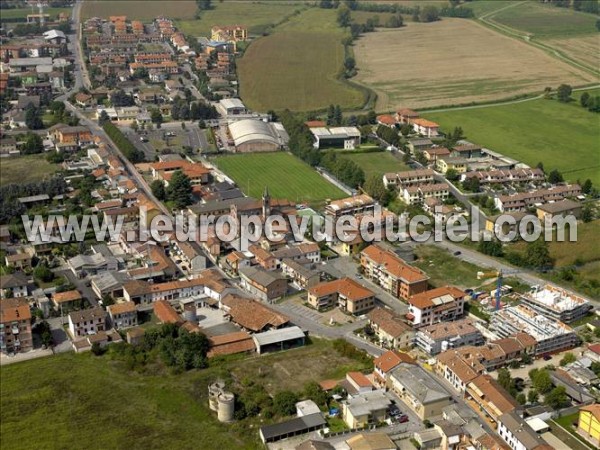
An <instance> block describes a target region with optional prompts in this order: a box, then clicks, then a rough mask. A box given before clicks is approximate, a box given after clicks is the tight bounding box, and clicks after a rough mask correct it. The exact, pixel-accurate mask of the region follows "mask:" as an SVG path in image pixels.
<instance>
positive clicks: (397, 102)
mask: <svg viewBox="0 0 600 450" xmlns="http://www.w3.org/2000/svg"><path fill="white" fill-rule="evenodd" d="M441 37H443V38H441ZM425 49H426V50H425ZM354 54H355V57H356V60H357V66H358V75H357V77H356V81H358V82H360V83H361V84H364V85H366V86H368V87H370V88H372V89H374V90H375V91H376V92H377V94H378V99H377V106H376V109H377V110H378V111H393V110H395V109H397V108H398V107H410V108H423V107H432V106H442V105H451V104H461V103H469V102H482V101H490V100H498V99H505V98H508V97H512V96H515V95H519V94H523V93H528V92H532V91H542V90H543V89H544V88H545V87H546V86H557V85H559V84H561V83H570V84H573V85H581V84H586V83H591V82H594V81H596V80H597V78H596V77H594V76H593V75H591V74H588V73H587V72H584V71H582V70H579V69H576V68H573V67H571V66H569V65H568V64H567V63H564V62H561V61H559V60H557V59H554V58H553V57H551V56H550V55H548V54H546V53H545V52H544V51H543V50H540V49H537V48H534V47H533V46H530V45H528V44H526V43H524V42H520V41H518V40H516V39H513V38H510V37H507V36H504V35H502V34H499V33H496V32H495V31H492V30H490V29H488V28H486V27H483V26H481V25H479V24H478V23H477V22H475V21H471V20H464V19H448V18H444V20H442V21H439V22H435V23H408V24H407V25H406V26H405V27H403V28H401V29H394V30H383V31H380V32H377V33H368V34H366V35H364V36H363V37H361V38H360V39H359V40H358V41H357V42H356V44H355V46H354ZM408 62H409V63H408Z"/></svg>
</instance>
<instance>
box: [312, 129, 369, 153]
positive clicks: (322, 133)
mask: <svg viewBox="0 0 600 450" xmlns="http://www.w3.org/2000/svg"><path fill="white" fill-rule="evenodd" d="M310 132H311V133H312V134H313V137H314V138H315V142H314V144H313V145H314V147H315V148H328V147H341V148H343V149H345V150H354V149H355V148H356V147H358V146H359V145H360V130H359V129H358V128H356V127H335V128H325V127H317V128H311V129H310Z"/></svg>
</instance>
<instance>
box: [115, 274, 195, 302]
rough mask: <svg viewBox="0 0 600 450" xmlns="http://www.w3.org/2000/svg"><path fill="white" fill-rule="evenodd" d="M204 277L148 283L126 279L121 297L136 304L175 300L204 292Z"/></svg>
mask: <svg viewBox="0 0 600 450" xmlns="http://www.w3.org/2000/svg"><path fill="white" fill-rule="evenodd" d="M205 287H206V279H205V278H203V277H200V278H192V279H191V280H178V281H168V282H165V283H148V282H147V281H143V280H132V281H127V282H125V283H124V284H123V297H124V298H125V300H127V301H132V302H134V303H135V304H136V305H139V304H150V303H153V302H155V301H158V300H175V299H178V298H188V297H194V296H199V295H204V294H205Z"/></svg>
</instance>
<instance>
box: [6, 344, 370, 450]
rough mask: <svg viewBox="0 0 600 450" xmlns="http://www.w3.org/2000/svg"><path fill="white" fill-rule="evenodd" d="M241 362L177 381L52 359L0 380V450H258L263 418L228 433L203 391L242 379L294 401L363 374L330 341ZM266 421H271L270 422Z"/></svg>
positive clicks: (92, 361)
mask: <svg viewBox="0 0 600 450" xmlns="http://www.w3.org/2000/svg"><path fill="white" fill-rule="evenodd" d="M313 341H315V342H314V343H313V344H312V345H309V346H306V347H303V348H300V349H295V350H289V351H286V352H280V353H274V354H270V355H264V356H260V357H258V356H253V357H248V358H245V359H244V358H239V357H234V358H231V359H226V358H225V359H223V360H221V361H213V362H212V363H211V366H210V367H209V368H208V369H204V370H200V371H198V370H193V371H190V372H185V373H182V374H178V375H173V374H170V373H168V372H166V371H165V370H164V369H162V368H161V367H159V366H158V365H150V366H146V367H147V368H146V369H145V370H144V371H143V372H142V373H138V372H135V371H128V370H127V369H126V368H125V367H124V366H123V363H122V362H121V361H118V360H115V359H112V358H111V354H110V352H109V354H107V355H104V356H102V357H95V356H93V355H92V354H91V353H87V354H75V353H62V354H58V355H56V356H51V357H45V358H40V359H36V360H31V361H25V362H20V363H16V364H11V365H9V366H4V367H2V368H1V369H0V370H1V372H0V376H1V380H2V382H1V383H0V440H1V441H2V447H3V448H11V449H15V450H18V449H42V448H86V449H115V448H132V449H138V448H139V449H184V448H185V449H189V448H200V449H208V448H210V449H214V448H221V449H233V448H243V449H259V448H264V447H263V445H262V443H261V442H260V441H259V438H258V429H257V428H258V426H260V425H261V423H264V422H263V421H264V418H261V419H260V422H259V419H257V418H251V419H245V420H244V421H242V422H235V423H232V424H229V425H226V424H221V423H219V422H218V421H217V419H216V417H215V414H214V413H212V412H211V411H210V410H209V408H208V401H207V386H208V384H209V383H210V382H212V381H214V380H215V379H217V378H221V379H224V380H226V382H227V383H228V386H230V385H232V386H233V387H234V388H238V389H239V388H240V383H242V382H243V381H244V379H249V380H252V381H254V382H256V383H259V384H262V385H263V386H265V388H266V389H267V391H268V392H269V393H270V394H273V393H275V392H279V391H281V390H283V389H292V390H295V391H299V390H301V389H302V388H303V386H304V384H305V383H306V382H307V381H321V380H323V379H328V378H332V377H337V376H339V373H338V369H342V368H343V369H344V370H346V371H351V370H363V369H365V368H366V367H365V366H364V364H363V363H360V362H358V361H356V360H352V359H349V358H347V357H343V356H340V355H339V354H338V353H337V352H336V351H335V350H334V349H333V347H332V343H331V342H330V341H324V340H316V339H313ZM273 420H277V421H278V420H281V419H279V418H275V419H273Z"/></svg>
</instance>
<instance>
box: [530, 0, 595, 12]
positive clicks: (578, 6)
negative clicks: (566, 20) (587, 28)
mask: <svg viewBox="0 0 600 450" xmlns="http://www.w3.org/2000/svg"><path fill="white" fill-rule="evenodd" d="M540 3H550V4H551V5H552V6H556V7H559V8H573V9H574V10H575V11H582V12H586V13H590V14H598V13H599V12H600V8H599V6H598V0H540Z"/></svg>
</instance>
